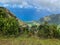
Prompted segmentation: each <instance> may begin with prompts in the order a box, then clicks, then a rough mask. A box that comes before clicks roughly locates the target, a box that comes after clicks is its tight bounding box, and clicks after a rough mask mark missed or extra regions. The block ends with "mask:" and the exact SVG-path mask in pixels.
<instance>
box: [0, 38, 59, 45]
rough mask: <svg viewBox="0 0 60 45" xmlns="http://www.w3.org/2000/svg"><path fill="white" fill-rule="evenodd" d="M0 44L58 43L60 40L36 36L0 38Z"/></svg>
mask: <svg viewBox="0 0 60 45" xmlns="http://www.w3.org/2000/svg"><path fill="white" fill-rule="evenodd" d="M0 45H60V40H59V39H39V38H36V37H30V38H27V37H18V38H0Z"/></svg>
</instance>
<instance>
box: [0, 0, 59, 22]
mask: <svg viewBox="0 0 60 45" xmlns="http://www.w3.org/2000/svg"><path fill="white" fill-rule="evenodd" d="M0 6H3V7H6V8H8V9H9V10H10V11H11V12H13V14H15V15H16V16H17V17H18V18H19V19H21V20H23V21H33V20H38V19H40V18H42V17H44V16H47V15H51V14H59V13H60V0H0Z"/></svg>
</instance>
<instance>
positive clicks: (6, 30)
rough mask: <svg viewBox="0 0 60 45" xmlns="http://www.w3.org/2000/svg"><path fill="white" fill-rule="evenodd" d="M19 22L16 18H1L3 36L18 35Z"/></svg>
mask: <svg viewBox="0 0 60 45" xmlns="http://www.w3.org/2000/svg"><path fill="white" fill-rule="evenodd" d="M18 28H19V25H18V21H17V20H16V19H15V18H2V17H1V18H0V34H1V35H9V36H10V35H17V34H18V33H19V32H18Z"/></svg>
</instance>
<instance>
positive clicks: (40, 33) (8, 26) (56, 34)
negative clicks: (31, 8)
mask: <svg viewBox="0 0 60 45" xmlns="http://www.w3.org/2000/svg"><path fill="white" fill-rule="evenodd" d="M57 28H58V25H56V24H48V23H47V22H45V23H44V24H40V25H39V26H38V25H32V26H31V27H30V26H29V25H27V24H24V25H22V26H21V25H20V24H19V23H18V20H17V19H16V17H14V16H11V14H10V13H7V12H6V10H5V9H2V8H0V36H21V35H27V37H31V36H36V37H40V38H60V28H58V29H57Z"/></svg>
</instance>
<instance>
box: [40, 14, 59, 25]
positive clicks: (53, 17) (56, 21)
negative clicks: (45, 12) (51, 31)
mask: <svg viewBox="0 0 60 45" xmlns="http://www.w3.org/2000/svg"><path fill="white" fill-rule="evenodd" d="M39 21H40V22H41V23H42V22H45V21H47V22H48V23H53V24H60V14H52V15H50V16H45V17H43V18H40V20H39Z"/></svg>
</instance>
